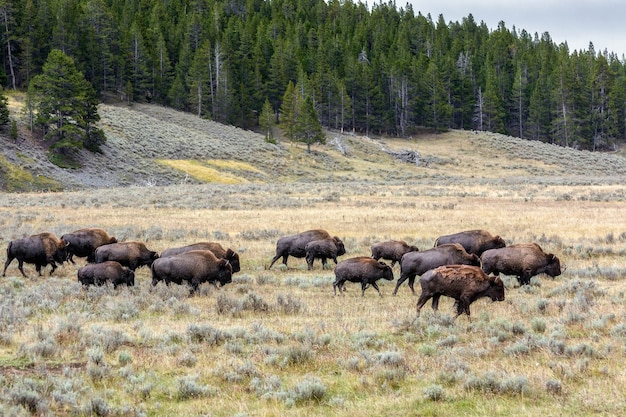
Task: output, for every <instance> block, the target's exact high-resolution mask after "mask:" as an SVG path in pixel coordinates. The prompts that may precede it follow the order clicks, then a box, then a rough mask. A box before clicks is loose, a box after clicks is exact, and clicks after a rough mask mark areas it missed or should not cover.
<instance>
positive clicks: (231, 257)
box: [159, 242, 241, 274]
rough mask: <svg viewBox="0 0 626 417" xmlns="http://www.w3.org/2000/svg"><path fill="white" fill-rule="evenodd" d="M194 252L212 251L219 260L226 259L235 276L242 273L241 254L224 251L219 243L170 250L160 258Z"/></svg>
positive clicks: (199, 244)
mask: <svg viewBox="0 0 626 417" xmlns="http://www.w3.org/2000/svg"><path fill="white" fill-rule="evenodd" d="M192 250H210V251H211V252H213V254H214V255H215V256H217V257H218V258H224V259H226V260H227V261H228V262H230V265H231V266H232V267H233V274H234V273H235V272H239V271H241V265H240V263H239V254H238V253H237V252H235V251H233V250H232V249H224V247H223V246H222V245H221V244H219V243H218V242H198V243H193V244H191V245H187V246H181V247H179V248H170V249H166V250H164V251H163V252H162V253H161V255H160V256H159V257H160V258H168V257H170V256H174V255H180V254H181V253H185V252H189V251H192Z"/></svg>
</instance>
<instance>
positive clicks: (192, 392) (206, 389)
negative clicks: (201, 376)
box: [176, 375, 217, 400]
mask: <svg viewBox="0 0 626 417" xmlns="http://www.w3.org/2000/svg"><path fill="white" fill-rule="evenodd" d="M177 383H178V390H177V392H176V397H177V398H178V399H179V400H188V399H190V398H198V397H206V396H212V395H216V394H217V390H216V389H215V388H213V387H211V386H210V385H199V384H198V376H197V375H193V376H185V377H182V378H178V380H177Z"/></svg>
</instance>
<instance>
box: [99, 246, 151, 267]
mask: <svg viewBox="0 0 626 417" xmlns="http://www.w3.org/2000/svg"><path fill="white" fill-rule="evenodd" d="M158 257H159V255H158V254H157V253H156V252H154V251H151V250H148V248H146V245H145V244H144V243H143V242H117V243H109V244H108V245H102V246H100V247H98V248H96V251H95V256H94V260H95V261H96V263H102V262H105V261H117V262H119V263H121V264H122V265H124V266H126V267H128V268H130V269H132V270H133V271H134V270H135V269H137V268H139V267H140V266H143V265H145V266H148V267H149V266H150V265H152V262H154V260H155V259H157V258H158Z"/></svg>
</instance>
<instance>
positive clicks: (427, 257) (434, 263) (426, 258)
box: [393, 243, 480, 295]
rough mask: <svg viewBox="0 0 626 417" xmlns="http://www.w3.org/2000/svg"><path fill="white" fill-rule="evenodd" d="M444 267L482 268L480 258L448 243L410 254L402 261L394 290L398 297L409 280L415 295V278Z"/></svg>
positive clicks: (461, 247) (455, 244) (457, 244)
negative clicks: (402, 286) (401, 288)
mask: <svg viewBox="0 0 626 417" xmlns="http://www.w3.org/2000/svg"><path fill="white" fill-rule="evenodd" d="M443 265H473V266H480V258H479V257H478V256H476V255H475V254H473V253H472V254H470V253H467V252H466V251H465V249H464V248H463V246H461V245H460V244H459V243H448V244H445V245H440V246H437V247H434V248H432V249H428V250H425V251H420V252H409V253H407V254H405V255H404V256H402V259H401V261H400V278H398V282H397V283H396V288H395V289H394V290H393V295H396V294H397V292H398V288H400V285H401V284H402V283H403V282H404V281H406V280H407V279H408V280H409V288H410V289H411V292H412V293H413V294H415V289H414V288H413V285H414V283H415V276H416V275H422V274H423V273H425V272H426V271H429V270H431V269H434V268H437V267H439V266H443Z"/></svg>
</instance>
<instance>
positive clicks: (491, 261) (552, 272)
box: [481, 243, 561, 285]
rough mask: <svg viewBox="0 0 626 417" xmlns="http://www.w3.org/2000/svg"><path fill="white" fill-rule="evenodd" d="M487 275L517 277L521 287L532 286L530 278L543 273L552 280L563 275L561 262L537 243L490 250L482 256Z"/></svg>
mask: <svg viewBox="0 0 626 417" xmlns="http://www.w3.org/2000/svg"><path fill="white" fill-rule="evenodd" d="M481 261H482V268H483V271H485V273H486V274H491V273H493V274H494V275H498V274H500V273H503V274H505V275H515V276H516V277H517V280H518V281H519V283H520V285H526V284H530V278H531V277H534V276H535V275H539V274H542V273H545V274H548V275H549V276H551V277H552V278H554V277H556V276H559V275H561V262H560V261H559V258H557V257H556V256H555V255H553V254H551V253H545V252H544V251H543V249H541V247H540V246H539V245H537V244H536V243H521V244H516V245H510V246H507V247H506V248H500V249H490V250H488V251H485V252H483V254H482V256H481Z"/></svg>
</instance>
